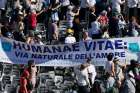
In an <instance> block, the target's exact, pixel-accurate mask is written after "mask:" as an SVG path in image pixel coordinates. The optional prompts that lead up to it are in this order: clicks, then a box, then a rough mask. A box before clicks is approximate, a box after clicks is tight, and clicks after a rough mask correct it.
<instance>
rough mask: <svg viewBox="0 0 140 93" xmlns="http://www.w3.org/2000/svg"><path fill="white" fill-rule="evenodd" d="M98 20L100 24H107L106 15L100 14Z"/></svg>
mask: <svg viewBox="0 0 140 93" xmlns="http://www.w3.org/2000/svg"><path fill="white" fill-rule="evenodd" d="M99 22H100V24H101V25H107V24H108V17H107V16H100V18H99Z"/></svg>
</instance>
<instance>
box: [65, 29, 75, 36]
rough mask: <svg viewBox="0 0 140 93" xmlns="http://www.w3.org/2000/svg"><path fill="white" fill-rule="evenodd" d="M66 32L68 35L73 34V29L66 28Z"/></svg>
mask: <svg viewBox="0 0 140 93" xmlns="http://www.w3.org/2000/svg"><path fill="white" fill-rule="evenodd" d="M66 33H67V35H68V36H69V35H71V36H73V34H74V31H73V30H72V29H70V28H68V29H67V30H66Z"/></svg>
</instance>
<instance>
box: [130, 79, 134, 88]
mask: <svg viewBox="0 0 140 93" xmlns="http://www.w3.org/2000/svg"><path fill="white" fill-rule="evenodd" d="M129 80H130V82H131V83H132V84H133V86H134V87H136V84H134V82H133V81H132V80H131V79H129Z"/></svg>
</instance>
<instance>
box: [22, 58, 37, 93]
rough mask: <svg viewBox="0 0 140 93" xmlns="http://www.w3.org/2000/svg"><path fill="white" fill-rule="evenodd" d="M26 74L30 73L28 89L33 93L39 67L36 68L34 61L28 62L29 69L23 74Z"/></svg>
mask: <svg viewBox="0 0 140 93" xmlns="http://www.w3.org/2000/svg"><path fill="white" fill-rule="evenodd" d="M25 72H28V73H29V78H28V82H27V83H28V87H27V88H28V90H29V91H30V92H29V93H32V90H33V89H34V88H35V86H36V76H37V67H36V66H35V61H34V60H29V61H28V67H27V68H26V69H25V70H24V72H23V73H25ZM25 93H26V92H25ZM27 93H28V92H27Z"/></svg>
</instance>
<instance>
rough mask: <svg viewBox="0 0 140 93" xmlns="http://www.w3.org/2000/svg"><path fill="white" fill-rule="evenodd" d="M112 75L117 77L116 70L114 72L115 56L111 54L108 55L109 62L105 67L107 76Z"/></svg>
mask: <svg viewBox="0 0 140 93" xmlns="http://www.w3.org/2000/svg"><path fill="white" fill-rule="evenodd" d="M107 73H109V74H111V75H112V76H114V75H115V70H114V63H113V54H112V53H109V54H108V55H107V62H106V65H105V74H107Z"/></svg>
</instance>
